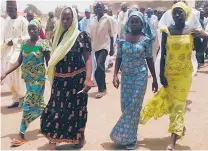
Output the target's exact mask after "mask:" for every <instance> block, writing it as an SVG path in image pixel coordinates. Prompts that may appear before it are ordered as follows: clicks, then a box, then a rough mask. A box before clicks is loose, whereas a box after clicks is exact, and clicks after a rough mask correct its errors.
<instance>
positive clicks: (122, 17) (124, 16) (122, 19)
mask: <svg viewBox="0 0 208 151" xmlns="http://www.w3.org/2000/svg"><path fill="white" fill-rule="evenodd" d="M127 20H128V7H127V4H126V3H123V4H121V11H120V13H119V15H118V35H119V36H120V32H121V28H122V26H123V25H124V24H125V23H126V21H127Z"/></svg>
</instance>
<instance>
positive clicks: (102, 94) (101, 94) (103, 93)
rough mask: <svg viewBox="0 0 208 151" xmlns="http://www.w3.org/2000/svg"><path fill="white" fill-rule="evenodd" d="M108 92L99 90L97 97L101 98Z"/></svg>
mask: <svg viewBox="0 0 208 151" xmlns="http://www.w3.org/2000/svg"><path fill="white" fill-rule="evenodd" d="M106 93H107V92H98V94H97V95H96V99H100V98H102V97H103V96H104V95H106Z"/></svg>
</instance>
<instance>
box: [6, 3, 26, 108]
mask: <svg viewBox="0 0 208 151" xmlns="http://www.w3.org/2000/svg"><path fill="white" fill-rule="evenodd" d="M6 4H7V14H8V15H9V17H10V19H8V20H7V21H6V25H5V30H4V31H5V33H4V42H5V43H4V45H5V50H4V52H5V56H4V57H5V59H6V63H7V67H8V68H10V67H12V66H13V63H15V62H16V61H17V59H18V57H19V54H20V51H21V50H20V49H21V43H22V41H23V40H25V39H28V38H29V36H28V30H27V28H28V21H27V20H26V19H25V18H24V17H21V16H17V5H16V1H7V2H6ZM20 74H21V69H20V68H18V69H17V70H15V71H13V72H12V73H11V74H10V75H8V76H7V78H6V82H7V84H8V86H9V89H10V91H11V92H12V100H13V104H11V105H10V106H8V108H14V107H18V106H19V105H21V103H20V101H21V99H22V97H23V96H24V92H25V85H24V82H23V80H22V79H21V76H20Z"/></svg>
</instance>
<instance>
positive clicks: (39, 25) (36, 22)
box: [29, 19, 41, 29]
mask: <svg viewBox="0 0 208 151" xmlns="http://www.w3.org/2000/svg"><path fill="white" fill-rule="evenodd" d="M29 25H35V26H36V27H37V28H38V29H40V28H41V23H40V21H39V20H38V19H33V20H31V21H30V23H29Z"/></svg>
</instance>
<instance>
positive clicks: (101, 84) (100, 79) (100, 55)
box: [95, 49, 108, 92]
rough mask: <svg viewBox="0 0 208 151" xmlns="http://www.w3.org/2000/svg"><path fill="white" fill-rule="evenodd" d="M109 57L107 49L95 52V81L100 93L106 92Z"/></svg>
mask: <svg viewBox="0 0 208 151" xmlns="http://www.w3.org/2000/svg"><path fill="white" fill-rule="evenodd" d="M107 55H108V51H107V50H106V49H102V50H99V51H96V52H95V57H96V62H97V68H96V70H95V80H96V82H97V86H98V91H99V92H104V91H106V82H105V61H106V57H107Z"/></svg>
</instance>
